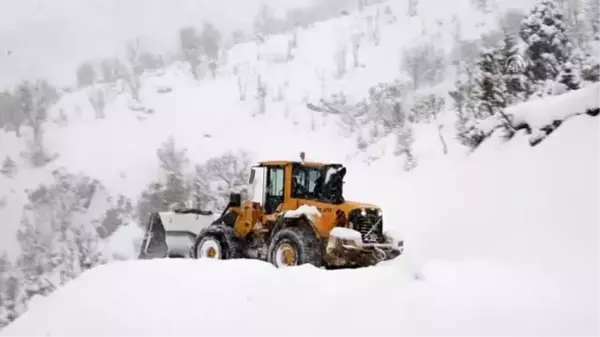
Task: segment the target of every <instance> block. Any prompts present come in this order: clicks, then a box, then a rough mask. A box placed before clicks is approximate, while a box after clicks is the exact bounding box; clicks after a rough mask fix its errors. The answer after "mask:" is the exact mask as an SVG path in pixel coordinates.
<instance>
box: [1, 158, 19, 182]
mask: <svg viewBox="0 0 600 337" xmlns="http://www.w3.org/2000/svg"><path fill="white" fill-rule="evenodd" d="M16 171H17V163H16V162H15V161H14V160H13V159H12V158H11V157H10V156H6V158H4V161H3V162H2V167H1V168H0V173H1V174H3V175H4V176H6V177H8V178H12V177H14V175H15V173H16Z"/></svg>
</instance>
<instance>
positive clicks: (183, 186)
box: [156, 136, 190, 209]
mask: <svg viewBox="0 0 600 337" xmlns="http://www.w3.org/2000/svg"><path fill="white" fill-rule="evenodd" d="M156 155H157V157H158V159H159V161H160V168H161V169H162V172H163V173H164V174H165V179H164V186H165V189H164V195H163V197H164V205H165V207H166V208H167V209H172V208H183V207H185V204H186V202H187V200H188V199H189V195H190V190H189V185H188V183H187V180H186V178H185V169H186V165H187V164H189V159H188V157H187V150H186V149H184V148H183V149H180V148H178V147H177V146H176V144H175V139H174V138H173V136H171V137H169V138H168V139H167V140H166V141H165V142H164V143H163V144H162V146H161V147H160V148H159V149H158V150H157V151H156Z"/></svg>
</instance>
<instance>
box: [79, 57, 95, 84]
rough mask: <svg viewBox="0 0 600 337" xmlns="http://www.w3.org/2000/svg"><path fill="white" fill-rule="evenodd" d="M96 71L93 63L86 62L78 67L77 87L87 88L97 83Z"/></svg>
mask: <svg viewBox="0 0 600 337" xmlns="http://www.w3.org/2000/svg"><path fill="white" fill-rule="evenodd" d="M96 80H97V75H96V69H94V65H93V63H92V62H89V61H88V62H84V63H82V64H80V65H79V66H78V67H77V86H78V87H79V88H83V87H87V86H89V85H92V84H94V83H96Z"/></svg>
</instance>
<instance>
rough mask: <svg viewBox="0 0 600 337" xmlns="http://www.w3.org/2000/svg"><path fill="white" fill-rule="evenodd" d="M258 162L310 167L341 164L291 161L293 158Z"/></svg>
mask: <svg viewBox="0 0 600 337" xmlns="http://www.w3.org/2000/svg"><path fill="white" fill-rule="evenodd" d="M258 164H259V166H284V165H287V164H297V165H303V166H310V167H323V166H325V165H331V166H342V164H338V163H321V162H314V161H305V162H301V161H293V160H267V161H261V162H259V163H258Z"/></svg>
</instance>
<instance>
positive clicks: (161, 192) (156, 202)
mask: <svg viewBox="0 0 600 337" xmlns="http://www.w3.org/2000/svg"><path fill="white" fill-rule="evenodd" d="M165 210H167V208H166V207H165V185H164V184H162V183H161V182H152V183H150V184H148V186H147V187H146V189H145V190H144V191H142V193H141V195H140V197H139V199H138V202H137V205H136V216H137V220H138V222H139V223H141V224H146V223H147V222H148V220H149V219H150V214H151V213H152V212H159V211H165Z"/></svg>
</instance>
